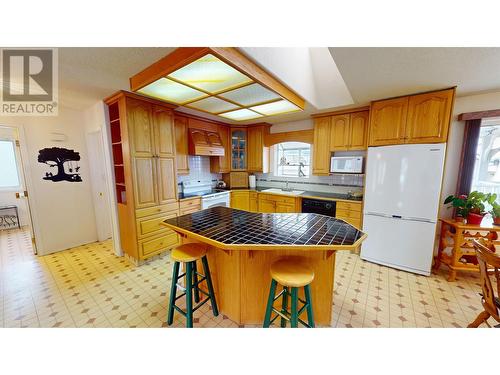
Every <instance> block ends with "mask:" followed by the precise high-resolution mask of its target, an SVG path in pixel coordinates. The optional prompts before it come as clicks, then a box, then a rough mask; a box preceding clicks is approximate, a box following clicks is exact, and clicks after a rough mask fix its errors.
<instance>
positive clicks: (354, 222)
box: [336, 216, 361, 230]
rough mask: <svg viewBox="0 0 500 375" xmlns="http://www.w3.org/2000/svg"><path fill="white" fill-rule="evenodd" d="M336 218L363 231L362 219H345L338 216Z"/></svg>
mask: <svg viewBox="0 0 500 375" xmlns="http://www.w3.org/2000/svg"><path fill="white" fill-rule="evenodd" d="M336 218H337V219H340V220H344V221H345V222H346V223H349V224H351V225H352V226H354V227H356V228H358V229H360V230H361V219H355V218H352V217H345V216H337V217H336Z"/></svg>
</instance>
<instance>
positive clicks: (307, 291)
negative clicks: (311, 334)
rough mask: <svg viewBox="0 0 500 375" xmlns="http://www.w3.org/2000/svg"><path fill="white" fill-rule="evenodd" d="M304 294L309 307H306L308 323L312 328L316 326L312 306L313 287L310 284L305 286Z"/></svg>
mask: <svg viewBox="0 0 500 375" xmlns="http://www.w3.org/2000/svg"><path fill="white" fill-rule="evenodd" d="M304 294H305V297H306V303H307V307H306V311H307V324H309V326H310V327H311V328H314V315H313V307H312V298H311V287H310V285H306V286H305V287H304Z"/></svg>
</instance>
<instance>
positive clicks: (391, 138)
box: [369, 97, 408, 146]
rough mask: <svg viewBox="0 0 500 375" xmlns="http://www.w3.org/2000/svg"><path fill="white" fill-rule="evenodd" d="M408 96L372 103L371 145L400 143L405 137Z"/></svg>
mask: <svg viewBox="0 0 500 375" xmlns="http://www.w3.org/2000/svg"><path fill="white" fill-rule="evenodd" d="M407 112H408V97H403V98H396V99H388V100H382V101H378V102H374V103H372V106H371V110H370V135H369V145H370V146H384V145H396V144H400V143H401V142H402V140H403V138H404V136H405V135H404V134H405V127H406V116H407Z"/></svg>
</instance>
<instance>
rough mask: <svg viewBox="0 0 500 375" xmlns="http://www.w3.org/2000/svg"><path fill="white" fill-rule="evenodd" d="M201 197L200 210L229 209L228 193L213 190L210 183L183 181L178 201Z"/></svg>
mask: <svg viewBox="0 0 500 375" xmlns="http://www.w3.org/2000/svg"><path fill="white" fill-rule="evenodd" d="M192 197H201V209H202V210H204V209H206V208H210V207H230V199H229V191H227V190H223V189H216V188H214V184H213V183H212V181H184V182H183V183H182V192H181V193H179V199H186V198H192Z"/></svg>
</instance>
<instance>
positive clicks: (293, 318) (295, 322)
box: [290, 288, 299, 328]
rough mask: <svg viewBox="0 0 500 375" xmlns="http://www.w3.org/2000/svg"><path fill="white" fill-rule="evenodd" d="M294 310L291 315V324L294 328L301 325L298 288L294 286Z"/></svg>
mask: <svg viewBox="0 0 500 375" xmlns="http://www.w3.org/2000/svg"><path fill="white" fill-rule="evenodd" d="M291 296H292V297H291V298H292V312H291V317H290V325H291V326H292V328H297V327H298V325H299V314H298V310H297V304H298V302H299V296H298V288H292V294H291Z"/></svg>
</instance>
